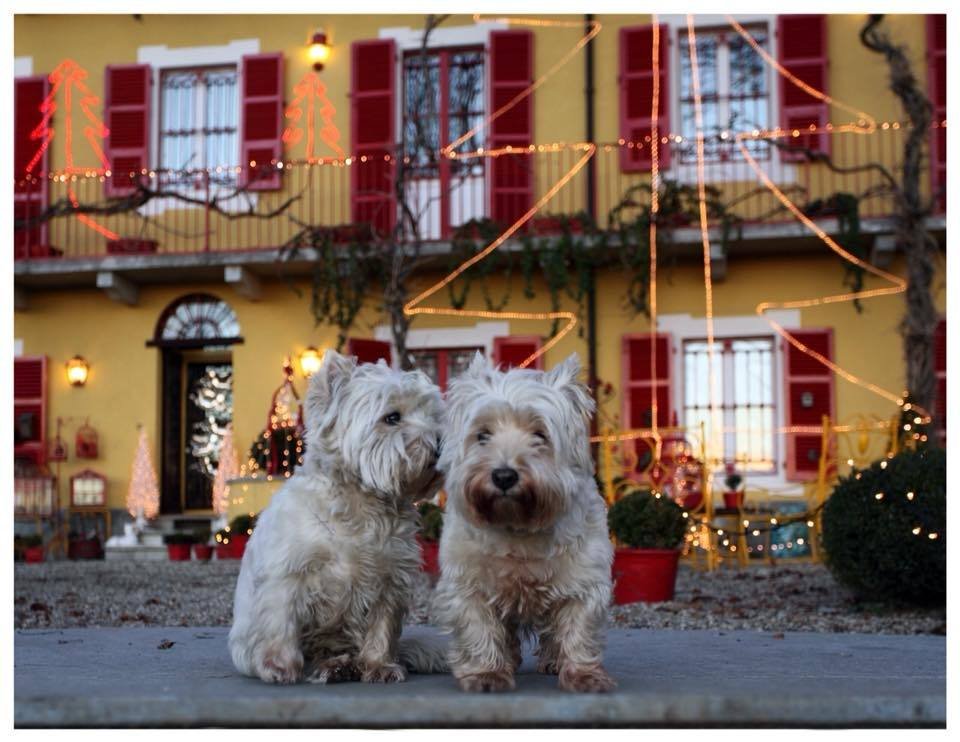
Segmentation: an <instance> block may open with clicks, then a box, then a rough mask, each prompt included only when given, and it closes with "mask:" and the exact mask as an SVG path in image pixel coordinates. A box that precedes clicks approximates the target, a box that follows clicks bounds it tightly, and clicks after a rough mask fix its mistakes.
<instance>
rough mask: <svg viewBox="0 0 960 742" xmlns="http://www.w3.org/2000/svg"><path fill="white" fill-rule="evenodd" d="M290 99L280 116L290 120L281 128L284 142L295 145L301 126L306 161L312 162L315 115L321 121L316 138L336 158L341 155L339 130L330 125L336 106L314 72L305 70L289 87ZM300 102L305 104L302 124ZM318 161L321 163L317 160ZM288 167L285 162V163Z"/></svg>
mask: <svg viewBox="0 0 960 742" xmlns="http://www.w3.org/2000/svg"><path fill="white" fill-rule="evenodd" d="M293 95H294V98H293V101H292V102H291V103H290V105H288V106H287V107H286V108H285V109H284V111H283V117H284V118H286V119H289V121H290V123H289V124H288V125H287V126H286V127H285V128H284V130H283V142H284V144H296V143H297V142H299V141H300V140H301V139H302V138H303V130H304V128H305V129H306V130H307V162H308V163H316V162H317V156H316V150H315V145H314V142H315V139H316V120H317V115H318V114H319V116H320V121H321V123H322V124H323V126H322V128H321V129H320V132H319V133H320V139H321V140H323V142H324V143H325V144H326V145H327V146H328V147H330V149H331V150H333V152H334V153H335V154H336V155H337V157H341V158H342V157H344V151H343V148H342V147H341V146H340V144H339V142H340V130H339V129H338V128H337V126H336V124H334V122H333V121H334V117H336V115H337V109H336V108H334V107H333V104H332V103H331V102H330V98H329V97H328V96H327V86H326V85H325V84H324V82H323V80H321V79H320V76H319V75H318V74H317V73H316V72H308V73H307V74H305V75H304V76H303V78H302V79H301V80H300V82H298V83H297V84H296V85H294V86H293ZM304 105H306V112H307V120H306V123H305V125H304V126H301V124H302V123H303V122H302V121H301V119H302V118H303V112H304ZM321 164H322V163H321ZM287 166H288V167H289V164H288V165H287Z"/></svg>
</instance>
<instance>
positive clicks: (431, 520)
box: [417, 502, 443, 541]
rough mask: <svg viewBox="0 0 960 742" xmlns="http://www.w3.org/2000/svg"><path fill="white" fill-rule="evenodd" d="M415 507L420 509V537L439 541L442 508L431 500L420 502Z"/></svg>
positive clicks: (425, 539) (441, 526) (441, 528)
mask: <svg viewBox="0 0 960 742" xmlns="http://www.w3.org/2000/svg"><path fill="white" fill-rule="evenodd" d="M417 509H418V510H419V511H420V538H422V539H423V540H424V541H439V540H440V534H441V532H442V531H443V510H442V509H441V508H440V506H439V505H434V504H433V503H432V502H421V503H420V506H419V507H418V508H417Z"/></svg>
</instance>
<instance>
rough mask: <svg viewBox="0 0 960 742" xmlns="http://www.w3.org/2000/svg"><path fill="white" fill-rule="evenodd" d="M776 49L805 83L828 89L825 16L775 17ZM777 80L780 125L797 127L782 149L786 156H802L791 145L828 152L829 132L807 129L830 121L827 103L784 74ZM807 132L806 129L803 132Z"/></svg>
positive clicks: (783, 62) (823, 89)
mask: <svg viewBox="0 0 960 742" xmlns="http://www.w3.org/2000/svg"><path fill="white" fill-rule="evenodd" d="M777 50H778V55H777V56H778V57H779V61H780V64H782V65H783V66H784V67H786V69H787V70H788V71H789V72H790V73H791V74H793V75H795V76H796V77H797V78H799V79H800V80H802V81H803V82H805V83H806V84H807V85H809V86H811V87H812V88H815V89H816V90H819V91H821V92H824V93H827V92H829V86H828V80H827V17H826V16H825V15H781V16H778V17H777ZM778 78H779V80H780V121H779V125H780V126H781V127H782V128H784V129H786V130H788V131H790V132H793V131H795V130H796V131H799V132H800V135H799V136H797V137H794V136H792V133H791V135H790V136H788V137H787V138H786V139H785V140H784V143H785V145H786V147H787V151H784V150H781V153H780V155H781V157H782V158H783V159H786V160H797V159H801V158H802V155H801V154H800V153H799V152H797V153H790V152H789V151H788V150H789V149H790V148H798V149H800V148H805V149H810V150H813V151H816V152H823V153H825V154H829V153H830V135H829V134H827V133H826V132H821V133H813V134H812V133H810V126H811V125H813V126H816V127H818V128H819V127H824V126H826V125H827V123H829V121H830V110H829V106H828V105H827V104H826V103H824V102H823V101H822V100H819V99H818V98H814V97H813V96H812V95H810V94H809V93H806V92H804V91H803V90H802V89H800V88H799V87H797V86H796V85H794V84H793V83H792V82H790V80H788V79H786V78H785V77H784V76H783V75H779V76H778ZM805 132H806V133H805Z"/></svg>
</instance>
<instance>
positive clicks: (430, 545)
mask: <svg viewBox="0 0 960 742" xmlns="http://www.w3.org/2000/svg"><path fill="white" fill-rule="evenodd" d="M417 542H418V543H419V544H420V569H421V571H423V572H426V573H427V574H428V575H434V576H435V575H439V574H440V542H439V541H426V540H424V539H422V538H420V536H417Z"/></svg>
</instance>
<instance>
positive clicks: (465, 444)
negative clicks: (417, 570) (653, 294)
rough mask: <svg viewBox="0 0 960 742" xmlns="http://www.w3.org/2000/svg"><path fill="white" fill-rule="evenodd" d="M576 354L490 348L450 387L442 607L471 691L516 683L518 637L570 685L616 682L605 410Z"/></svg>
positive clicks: (455, 660)
mask: <svg viewBox="0 0 960 742" xmlns="http://www.w3.org/2000/svg"><path fill="white" fill-rule="evenodd" d="M579 373H580V364H579V361H578V360H577V357H576V355H572V356H570V357H569V358H568V359H567V360H566V361H565V362H564V363H563V364H562V365H560V366H559V367H557V368H555V369H553V370H552V371H550V372H549V373H544V372H542V371H531V370H526V369H514V370H510V371H507V372H505V373H504V372H500V371H497V370H495V369H493V368H492V367H491V366H490V365H489V363H488V362H487V361H485V360H484V359H483V357H482V356H480V354H479V353H478V354H477V357H476V358H474V360H473V362H472V363H471V365H470V367H469V369H468V370H467V371H466V373H464V374H463V375H462V376H461V377H459V378H458V379H455V380H454V381H453V383H452V384H451V386H450V389H449V392H448V394H447V404H448V409H447V418H448V435H446V436H445V440H444V447H443V453H442V454H441V459H440V469H441V470H442V471H444V472H445V474H446V484H445V488H446V491H447V512H446V517H445V520H444V527H443V535H442V537H441V541H440V566H441V576H440V581H439V583H438V585H437V593H436V596H435V606H434V609H435V612H436V614H437V617H438V619H439V620H440V622H441V624H442V625H443V626H444V628H445V629H446V630H447V631H449V632H451V633H452V634H453V641H452V644H451V648H450V654H449V659H450V665H451V668H452V670H453V674H454V677H456V678H457V680H458V682H459V684H460V687H461V688H462V689H463V690H466V691H501V690H510V689H512V688H513V687H514V680H513V676H514V673H515V672H516V669H517V667H518V666H519V665H520V661H521V640H522V638H523V637H524V636H525V635H529V634H532V633H533V632H538V633H539V646H538V648H537V655H538V656H539V662H538V668H537V669H538V671H540V672H544V673H554V674H558V675H559V685H560V687H561V688H564V689H566V690H572V691H607V690H610V689H612V688H613V687H615V685H616V683H615V682H614V681H613V679H612V678H611V677H610V676H609V675H608V674H607V672H606V670H604V669H603V666H602V664H601V661H602V652H603V644H604V639H605V635H604V625H605V621H606V613H607V607H608V605H609V603H610V592H611V576H610V564H611V561H612V560H613V547H612V546H611V544H610V540H609V538H608V534H607V517H606V515H607V513H606V506H605V504H604V501H603V499H602V498H601V496H600V493H599V492H598V490H597V485H596V482H595V481H594V479H593V461H592V459H591V457H590V446H589V438H588V429H587V423H588V421H589V419H590V416H591V414H592V412H593V409H594V403H593V400H592V399H591V397H590V395H589V393H588V391H587V388H586V386H584V385H583V384H581V383H580V382H579V381H577V375H578V374H579Z"/></svg>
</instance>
